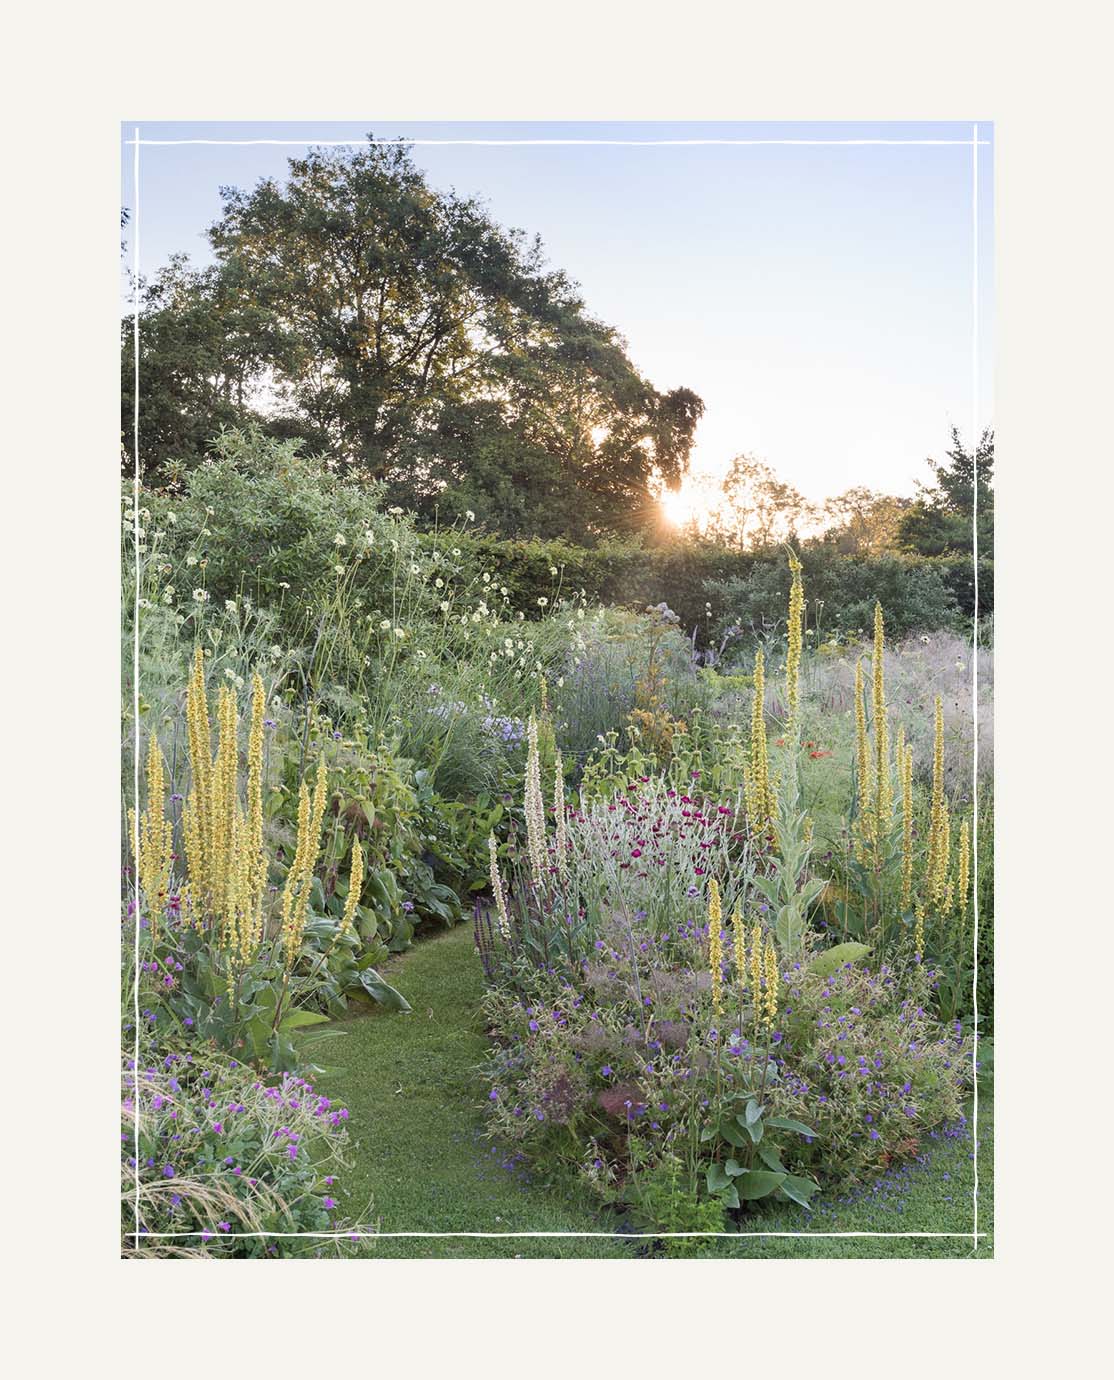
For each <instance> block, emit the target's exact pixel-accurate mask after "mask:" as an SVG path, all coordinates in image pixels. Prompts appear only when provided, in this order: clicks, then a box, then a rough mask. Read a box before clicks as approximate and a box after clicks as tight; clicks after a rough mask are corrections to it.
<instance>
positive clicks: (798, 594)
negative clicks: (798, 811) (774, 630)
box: [785, 553, 805, 748]
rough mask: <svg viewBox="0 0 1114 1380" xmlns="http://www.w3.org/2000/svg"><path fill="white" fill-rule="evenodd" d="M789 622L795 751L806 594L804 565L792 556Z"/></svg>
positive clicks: (788, 679)
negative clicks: (802, 569)
mask: <svg viewBox="0 0 1114 1380" xmlns="http://www.w3.org/2000/svg"><path fill="white" fill-rule="evenodd" d="M789 569H790V571H791V572H792V582H791V584H790V586H789V618H788V628H787V634H786V640H787V645H786V653H785V699H786V704H787V705H788V707H789V722H788V724H787V725H786V735H787V737H788V739H789V746H790V747H791V748H792V747H795V746H796V744H797V739H798V738H799V736H800V708H801V648H802V646H803V643H804V616H805V591H804V585H803V583H802V581H801V563H800V561H799V560H798V559H797V557H796V556H795V555H793V554H792V553H790V556H789Z"/></svg>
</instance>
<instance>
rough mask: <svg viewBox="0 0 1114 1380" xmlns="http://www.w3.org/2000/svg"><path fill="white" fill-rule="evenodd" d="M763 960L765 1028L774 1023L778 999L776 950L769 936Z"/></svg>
mask: <svg viewBox="0 0 1114 1380" xmlns="http://www.w3.org/2000/svg"><path fill="white" fill-rule="evenodd" d="M765 958H766V965H765V966H766V997H765V1014H766V1025H767V1026H772V1025H773V1023H774V1017H775V1016H776V1015H777V999H778V983H779V975H778V967H777V950H776V949H775V948H774V941H773V940H772V939H771V938H770V937H769V935H767V936H766V955H765Z"/></svg>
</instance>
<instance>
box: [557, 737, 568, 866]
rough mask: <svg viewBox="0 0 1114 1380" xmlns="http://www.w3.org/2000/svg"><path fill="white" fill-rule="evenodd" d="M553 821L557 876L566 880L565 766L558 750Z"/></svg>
mask: <svg viewBox="0 0 1114 1380" xmlns="http://www.w3.org/2000/svg"><path fill="white" fill-rule="evenodd" d="M553 823H554V831H555V843H556V851H557V876H558V877H559V879H560V880H561V881H562V882H564V880H565V877H566V875H567V873H568V849H569V832H568V822H567V820H566V818H565V768H564V763H563V762H562V761H561V753H560V751H558V752H557V754H556V757H555V760H554V764H553Z"/></svg>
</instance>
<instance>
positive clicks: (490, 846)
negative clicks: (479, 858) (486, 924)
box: [487, 833, 511, 944]
mask: <svg viewBox="0 0 1114 1380" xmlns="http://www.w3.org/2000/svg"><path fill="white" fill-rule="evenodd" d="M487 853H488V870H489V875H490V877H491V894H492V897H493V898H494V900H495V913H496V915H497V916H498V918H499V933H500V934H501V935H502V936H503V939H504V941H505V942H506V943H508V944H509V943H510V942H511V917H510V915H509V914H508V912H507V894H506V892H505V891H504V890H503V877H502V874H501V873H500V871H499V845H498V844H497V843H496V842H495V835H494V833H491V834H488V836H487Z"/></svg>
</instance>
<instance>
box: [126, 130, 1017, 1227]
mask: <svg viewBox="0 0 1114 1380" xmlns="http://www.w3.org/2000/svg"><path fill="white" fill-rule="evenodd" d="M399 143H402V144H410V145H434V146H460V145H472V146H482V147H507V146H516V145H528V146H550V147H563V146H598V147H645V148H663V147H682V148H683V147H695V146H700V145H720V146H735V147H757V146H770V145H790V146H796V147H808V148H821V147H825V146H827V145H831V146H833V147H873V146H879V145H881V146H887V147H908V146H919V147H956V146H959V147H964V148H966V147H968V146H970V148H971V150H972V167H973V173H972V176H973V188H974V196H973V228H974V270H973V287H972V297H973V306H974V332H973V343H972V379H973V384H974V403H973V429H974V438H973V441H972V465H973V467H974V505H973V506H974V523H975V530H974V535H973V558H974V584H975V589H974V601H975V607H974V620H975V621H974V636H973V653H974V655H973V658H972V660H973V667H974V671H973V692H972V693H973V709H974V725H975V727H974V772H975V777H974V798H975V809H974V812H973V823H972V846H971V853H972V872H971V877H972V890H973V906H972V924H973V928H974V968H975V971H974V975H973V978H972V988H973V1000H974V1021H975V1028H974V1046H973V1056H972V1057H973V1059H974V1060H975V1062H976V1066H977V1060H978V947H979V924H978V645H977V640H978V608H979V567H978V527H977V523H978V469H977V463H976V456H977V448H978V382H979V370H978V301H979V285H978V284H979V279H978V252H979V246H978V225H979V219H978V150H979V148H980V147H981V148H988V147H989V146H990V141H989V140H986V139H982V140H980V139H979V137H978V125H977V124H976V125H974V126H973V127H972V137H971V139H969V140H967V139H405V138H399V139H140V137H139V129H138V127H137V128H136V130H135V135H134V138H132V139H129V140H127V141H126V144H131V145H133V146H134V148H135V159H134V174H133V176H134V182H135V188H134V200H135V230H134V240H133V262H134V272H135V283H134V287H133V299H134V304H135V321H134V347H133V348H134V352H135V361H134V364H135V409H134V422H133V427H134V450H135V473H134V479H133V499H134V501H133V508H134V514H133V526H134V536H135V547H136V553H135V561H136V590H135V592H136V613H135V639H134V646H133V671H132V681H133V713H134V716H135V762H134V790H135V813H136V837H135V839H134V842H133V848H134V854H135V857H136V858H137V857H138V852H139V839H138V828H139V826H138V819H139V597H140V593H141V580H140V562H139V149H140V146H141V145H146V146H148V147H169V146H181V145H187V144H199V145H211V146H212V145H226V144H227V145H236V146H252V145H269V146H281V147H327V148H363V147H365V146H367V145H385V146H387V145H391V144H399ZM134 997H135V1065H136V1068H138V1067H139V907H138V889H137V905H136V929H135V982H134ZM978 1109H979V1093H978V1077H977V1074H976V1078H975V1085H974V1104H973V1109H972V1112H973V1115H972V1119H973V1142H974V1146H975V1154H974V1161H973V1163H974V1178H975V1186H974V1223H973V1230H972V1231H971V1232H952V1231H906V1232H884V1231H877V1232H875V1231H833V1232H825V1231H799V1232H793V1231H769V1232H763V1231H756V1232H701V1231H695V1232H577V1231H570V1232H560V1231H533V1232H482V1231H477V1232H466V1231H446V1232H436V1231H429V1232H426V1231H409V1232H407V1231H398V1232H222V1233H220V1234H219V1235H220V1238H222V1239H232V1238H237V1239H238V1238H241V1237H310V1238H314V1239H323V1240H330V1241H342V1240H352V1239H353V1238H354V1237H356V1238H359V1239H367V1240H377V1239H378V1240H394V1239H398V1238H407V1239H410V1238H421V1239H429V1238H435V1239H443V1238H468V1239H483V1240H502V1239H508V1238H514V1239H518V1238H550V1237H566V1238H569V1237H571V1238H575V1239H583V1238H593V1239H594V1238H606V1239H609V1240H642V1239H647V1240H659V1239H666V1238H691V1237H712V1238H716V1239H720V1240H736V1239H738V1238H740V1237H758V1238H761V1237H787V1238H794V1239H796V1238H801V1237H810V1236H814V1237H820V1238H829V1239H836V1238H848V1237H871V1238H886V1239H901V1240H904V1239H907V1238H908V1239H918V1238H932V1239H956V1238H967V1237H968V1236H970V1237H971V1239H972V1240H973V1242H974V1247H975V1249H977V1248H978V1242H979V1240H980V1238H982V1237H985V1236H986V1235H987V1233H986V1232H982V1231H979V1230H978V1212H979V1205H978V1194H979V1163H978ZM135 1161H136V1170H135V1185H136V1198H135V1226H136V1230H135V1231H134V1232H133V1233H131V1235H132V1236H133V1237H134V1238H136V1239H137V1240H142V1239H147V1240H156V1239H157V1240H165V1239H178V1238H182V1237H186V1238H195V1237H196V1238H198V1239H200V1237H201V1232H141V1231H140V1230H139V1202H140V1179H139V1108H138V1104H137V1106H136V1121H135ZM215 1237H216V1234H215V1233H212V1234H210V1237H209V1239H215Z"/></svg>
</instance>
